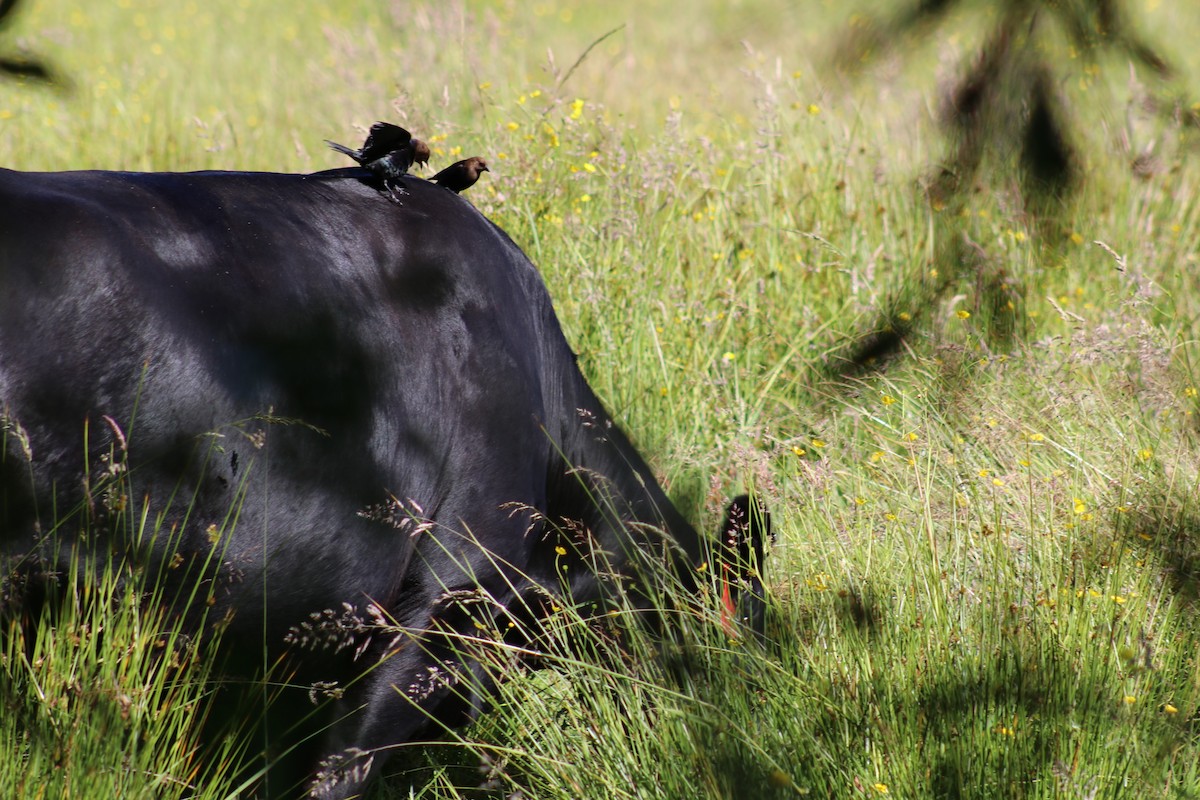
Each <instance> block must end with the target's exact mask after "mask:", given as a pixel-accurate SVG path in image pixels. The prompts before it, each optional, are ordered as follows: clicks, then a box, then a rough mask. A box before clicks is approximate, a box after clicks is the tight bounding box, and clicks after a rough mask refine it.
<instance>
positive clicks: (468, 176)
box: [430, 156, 491, 194]
mask: <svg viewBox="0 0 1200 800" xmlns="http://www.w3.org/2000/svg"><path fill="white" fill-rule="evenodd" d="M481 172H491V170H490V169H488V165H487V162H486V161H484V160H483V159H482V158H480V157H479V156H471V157H470V158H464V159H463V160H462V161H456V162H454V163H453V164H451V165H450V166H448V167H446V168H445V169H444V170H442V171H441V172H439V173H438V174H437V175H434V176H433V177H432V178H430V180H431V181H433V182H434V183H436V184H437V185H438V186H445V187H446V188H447V189H449V190H450V191H452V192H454V193H455V194H458V193H459V192H461V191H462V190H463V189H470V188H471V187H472V186H474V185H475V181H477V180H479V174H480V173H481Z"/></svg>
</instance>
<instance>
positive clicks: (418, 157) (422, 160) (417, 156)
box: [412, 139, 429, 166]
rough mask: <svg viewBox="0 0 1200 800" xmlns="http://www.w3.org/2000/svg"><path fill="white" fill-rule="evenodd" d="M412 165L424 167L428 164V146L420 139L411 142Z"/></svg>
mask: <svg viewBox="0 0 1200 800" xmlns="http://www.w3.org/2000/svg"><path fill="white" fill-rule="evenodd" d="M412 150H413V163H414V164H418V165H420V166H425V165H426V164H428V163H429V145H427V144H425V142H423V141H421V140H420V139H413V140H412Z"/></svg>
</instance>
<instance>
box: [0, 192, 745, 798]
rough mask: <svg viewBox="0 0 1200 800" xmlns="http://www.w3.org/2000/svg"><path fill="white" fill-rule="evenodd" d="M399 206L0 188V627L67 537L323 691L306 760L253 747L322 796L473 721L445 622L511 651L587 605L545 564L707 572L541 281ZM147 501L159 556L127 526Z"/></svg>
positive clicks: (274, 196) (470, 232) (379, 199)
mask: <svg viewBox="0 0 1200 800" xmlns="http://www.w3.org/2000/svg"><path fill="white" fill-rule="evenodd" d="M407 189H408V191H409V195H408V196H406V197H405V199H404V204H403V205H402V206H398V205H396V204H394V203H389V202H387V201H386V200H385V199H384V198H383V195H381V193H380V192H379V191H377V189H376V187H374V186H373V185H372V184H371V181H370V180H369V176H367V174H366V173H364V172H362V171H361V170H357V169H349V170H334V171H330V172H325V173H317V174H314V175H286V174H268V173H236V172H209V173H186V174H184V173H180V174H171V173H122V172H63V173H18V172H11V171H7V170H0V412H2V415H3V416H2V419H0V422H2V424H3V438H4V443H5V444H4V450H3V453H2V456H3V457H2V459H0V580H3V582H4V583H5V586H4V587H0V588H3V589H4V591H3V592H0V598H3V597H7V598H8V600H7V603H8V605H9V611H10V612H11V611H12V609H13V608H15V607H17V605H18V602H19V599H14V598H17V597H18V595H22V593H24V594H25V595H28V594H30V592H31V590H30V588H29V587H31V586H34V585H35V584H37V580H36V577H37V575H46V574H49V573H53V572H55V571H56V570H59V571H61V570H65V569H67V568H68V564H69V563H70V558H71V556H72V554H73V553H74V552H75V550H77V549H78V547H79V543H78V540H79V537H78V533H77V532H78V531H79V530H80V529H81V526H82V525H83V524H84V523H86V524H87V526H88V529H89V530H91V531H92V532H93V535H92V538H93V539H94V538H95V534H96V532H97V531H98V532H100V534H101V535H103V536H107V537H108V539H109V541H107V542H106V545H105V546H106V547H108V548H109V551H117V552H120V553H123V554H124V555H125V556H126V557H128V558H134V559H139V560H140V561H141V562H142V563H143V564H145V565H149V567H150V569H151V571H157V572H158V573H160V574H161V575H162V576H165V578H166V580H168V581H173V582H174V584H173V585H174V586H176V587H177V588H178V587H181V586H184V585H185V582H190V584H189V585H196V583H197V582H200V584H201V585H203V586H205V587H207V588H206V590H205V592H207V593H208V594H209V595H211V597H209V598H208V599H207V601H206V602H200V601H194V602H193V601H188V600H186V599H184V600H177V602H178V603H179V610H180V613H183V614H187V615H192V616H196V617H197V618H198V617H199V616H200V614H201V613H206V614H207V620H209V621H210V622H211V621H213V620H220V621H221V623H222V624H223V625H226V626H227V630H226V632H225V634H224V637H223V639H222V642H223V645H226V646H228V650H229V651H230V653H231V654H232V655H231V658H233V660H234V666H231V667H230V669H234V670H237V669H243V668H244V669H247V670H252V669H253V668H254V666H255V665H257V666H259V667H261V666H262V665H263V664H264V663H266V664H267V665H268V666H269V665H275V668H276V669H279V666H278V664H277V662H276V659H277V657H279V656H280V655H284V656H287V654H292V656H295V657H290V656H288V657H285V659H284V661H283V662H279V663H284V664H286V665H287V666H286V669H287V670H288V672H286V674H285V675H284V678H285V679H286V680H288V681H290V682H291V683H292V684H294V685H296V686H299V687H301V689H300V690H298V691H297V696H306V695H307V693H308V692H307V689H308V687H309V686H310V685H313V684H316V685H319V686H322V687H325V688H329V687H330V684H329V683H320V684H318V682H319V681H331V680H332V681H337V682H338V687H337V692H336V693H338V694H340V695H341V699H340V700H338V701H336V702H334V703H332V704H331V709H330V711H329V716H328V717H327V718H326V719H324V720H320V721H317V722H314V724H313V725H312V726H311V728H312V730H317V731H320V733H319V734H318V735H316V736H312V730H310V731H309V734H308V735H310V737H311V741H312V742H314V743H315V744H314V745H312V746H311V747H310V748H309V749H307V750H305V749H304V748H303V747H300V748H295V747H293V745H294V744H295V743H294V742H293V741H291V740H288V739H286V737H283V739H282V741H280V742H278V743H277V744H278V749H279V750H289V749H293V750H295V752H298V753H302V754H303V761H304V763H303V765H302V768H303V769H304V770H305V772H304V774H306V775H308V776H309V777H308V778H307V779H305V781H306V782H305V784H304V787H305V788H304V791H307V792H309V793H310V794H311V795H313V796H318V797H350V796H355V795H357V794H358V792H359V791H360V790H361V788H362V786H363V785H364V783H365V781H366V780H367V777H368V776H369V775H370V774H371V773H372V772H375V771H378V766H379V762H380V761H381V758H382V756H380V757H379V758H376V754H382V753H386V748H387V747H388V746H389V745H395V744H398V743H402V742H405V741H408V740H411V738H412V737H413V736H414V735H415V734H416V733H417V732H418V730H419V729H420V728H421V727H422V726H423V725H424V724H425V723H426V720H427V719H429V718H431V717H432V718H434V719H438V720H442V721H445V722H447V723H454V722H457V721H460V720H461V719H462V718H465V717H469V716H470V715H471V714H472V713H474V712H476V711H478V707H479V704H480V703H481V702H482V699H481V697H480V692H479V691H473V693H472V692H464V691H463V690H461V689H460V688H457V686H460V685H461V684H462V683H463V679H464V678H465V677H472V678H474V679H476V680H484V681H485V679H484V678H483V677H482V675H481V674H479V673H480V671H479V670H478V669H476V667H477V665H472V664H470V663H462V660H461V657H459V656H455V655H454V654H453V652H452V651H453V648H452V647H451V640H452V639H453V637H454V635H455V634H458V633H470V632H473V629H470V628H469V624H470V622H471V614H470V613H469V611H470V609H469V608H467V605H468V604H467V603H466V601H465V600H464V598H473V599H475V600H477V601H478V600H479V599H480V598H484V599H485V600H486V602H485V603H483V605H486V606H487V607H488V608H490V609H508V610H511V612H512V613H513V614H514V615H524V616H526V617H529V618H530V619H529V620H525V621H523V622H522V625H525V624H527V623H530V622H531V621H532V622H535V621H536V619H535V618H536V617H537V613H538V609H540V608H543V607H545V602H544V599H543V598H545V597H548V596H552V594H553V593H554V592H560V591H562V590H563V588H562V582H563V575H564V574H566V575H568V577H567V578H566V581H567V585H566V587H565V588H566V591H568V592H569V593H570V594H571V595H572V596H573V599H575V600H587V599H589V598H597V597H600V595H601V594H602V591H603V585H605V584H606V583H611V582H606V581H605V580H604V579H603V577H602V576H600V575H598V574H597V572H596V571H594V570H588V569H584V568H578V569H574V570H571V571H570V572H569V573H564V572H563V571H562V570H561V569H560V568H559V564H558V562H559V561H560V560H561V558H562V556H561V553H562V552H563V551H564V550H567V549H569V550H570V552H571V553H572V557H574V558H575V563H576V564H577V565H585V562H586V561H588V559H589V556H590V555H600V554H602V555H603V556H604V558H606V559H610V560H612V561H613V562H614V563H615V564H616V565H617V566H622V565H624V566H625V567H626V568H627V569H628V570H629V571H630V572H634V573H636V572H638V568H639V564H642V565H652V562H656V561H657V562H664V563H667V564H670V565H673V568H674V570H675V571H676V573H677V574H678V575H679V577H680V580H682V581H683V582H684V583H685V584H688V583H689V582H693V584H694V582H695V581H696V580H697V578H696V571H695V567H696V566H697V565H699V564H701V563H702V562H703V561H704V560H705V558H706V547H705V542H704V540H703V539H702V538H701V537H699V536H697V534H696V532H695V530H694V529H693V528H692V527H691V526H690V525H689V524H688V523H687V521H686V520H684V519H683V517H682V516H681V515H680V514H679V513H678V511H676V509H675V508H674V507H673V506H672V504H671V503H670V501H669V500H668V499H667V497H666V496H665V495H664V493H663V491H662V490H661V489H660V487H659V485H658V483H657V482H656V480H655V478H654V476H653V475H652V474H651V471H650V469H649V468H648V467H647V465H646V463H645V462H644V461H643V460H642V458H641V457H640V456H639V455H638V453H637V452H636V451H635V450H634V448H633V447H632V446H631V444H630V443H629V441H628V440H627V439H626V437H625V436H624V435H623V434H622V433H621V431H620V430H619V429H618V428H617V427H616V426H615V425H614V424H613V422H612V421H611V419H610V417H609V415H608V414H607V413H606V412H605V410H604V408H603V406H602V405H601V403H600V402H599V401H598V400H597V398H596V396H595V395H594V394H593V393H592V391H591V389H590V388H589V387H588V384H587V382H586V381H585V380H584V378H583V376H582V374H581V373H580V371H579V369H578V368H577V366H576V363H575V356H574V355H573V353H572V352H571V350H570V349H569V347H568V345H567V342H566V341H565V339H564V337H563V334H562V331H561V329H560V327H559V324H558V321H557V319H556V317H555V315H554V311H553V309H552V307H551V303H550V298H549V296H548V294H547V292H546V289H545V286H544V284H543V282H542V280H541V278H540V276H539V275H538V272H537V270H536V269H535V268H534V266H533V265H532V264H531V263H530V262H529V260H528V259H527V258H526V257H525V255H524V254H523V253H522V252H521V250H520V249H519V248H518V247H517V246H516V245H515V244H513V242H512V241H511V240H510V239H509V238H508V237H507V236H506V235H505V234H504V233H503V232H502V231H501V230H500V229H498V228H497V227H496V226H494V225H493V224H491V223H490V222H489V221H488V220H487V219H485V218H484V217H483V216H482V215H480V214H479V213H478V212H477V211H476V210H475V209H474V208H473V207H472V206H471V205H470V204H469V203H468V202H467V201H465V200H464V199H462V198H460V197H458V196H457V195H455V194H453V193H451V192H446V191H443V190H441V189H440V188H439V187H437V186H435V185H433V184H432V183H427V182H424V181H419V180H409V181H408V182H407ZM143 502H144V503H145V504H147V505H148V506H149V507H150V508H151V510H152V512H151V513H152V516H151V519H154V518H155V516H157V517H158V518H160V519H161V524H159V525H158V526H157V530H158V534H157V536H154V537H146V536H145V535H144V534H142V533H139V529H138V526H137V525H135V524H130V522H129V520H128V519H126V517H123V516H122V514H126V516H127V515H128V507H129V505H130V504H141V503H143ZM756 508H757V506H753V507H752V504H751V503H750V502H749V501H747V500H746V499H745V498H741V499H739V500H738V501H735V503H734V504H733V506H732V507H731V512H730V514H731V516H730V521H729V522H727V525H726V528H727V530H726V532H725V534H726V536H725V537H724V538H723V539H722V541H726V540H728V542H729V544H728V546H727V547H726V550H728V551H729V552H730V553H731V554H736V551H737V550H738V548H739V547H740V548H741V551H742V557H741V560H740V566H739V567H737V568H736V569H737V574H736V576H735V577H739V578H741V580H739V581H737V583H738V585H739V587H741V588H742V589H743V592H742V597H743V599H745V598H747V597H749V598H750V600H751V602H743V603H742V605H741V607H740V613H741V614H742V615H743V616H746V615H750V616H752V617H756V618H759V617H760V614H761V603H760V602H759V601H760V598H761V584H760V583H758V580H757V578H756V577H755V574H754V573H753V571H752V570H751V569H750V568H749V567H747V562H748V561H755V560H757V558H758V557H761V556H760V554H759V555H758V556H756V557H750V556H748V555H747V554H748V553H749V552H750V551H752V550H753V549H754V548H755V547H758V548H761V543H760V539H759V538H757V537H758V535H759V533H761V531H759V530H757V529H755V530H754V531H752V533H753V535H751V536H749V537H747V536H744V535H741V533H740V532H744V531H745V530H746V524H745V523H746V518H747V515H748V514H749V512H750V511H751V510H755V513H756V514H757V511H756ZM123 520H124V521H123ZM731 533H732V539H730V538H729V536H730V534H731ZM139 537H141V538H139ZM759 553H760V551H759ZM746 588H749V589H750V591H749V592H746V591H744V590H745V589H746ZM205 592H201V593H200V594H201V596H203V595H204V594H205ZM163 596H164V597H168V598H170V597H191V596H192V595H190V594H189V593H188V592H187V591H186V589H185V590H184V591H182V592H174V593H172V592H166V593H165V594H164V595H163ZM559 596H561V595H559ZM735 602H736V601H735ZM0 610H2V609H0ZM372 620H374V621H375V622H379V621H381V620H383V621H387V622H389V623H392V624H394V625H395V626H396V627H395V628H394V630H400V631H403V632H406V634H407V635H406V636H400V637H396V636H384V635H371V634H370V631H371V621H372ZM197 624H198V623H197ZM464 629H465V630H464ZM264 642H265V643H266V651H267V652H266V654H265V655H264ZM331 645H332V646H331ZM326 646H327V647H326ZM247 654H248V655H247ZM239 656H244V657H245V661H246V663H245V664H241V665H240V666H239V665H237V664H236V661H237V658H238V657H239ZM289 658H290V660H289ZM455 659H458V660H455ZM275 674H276V676H278V673H275ZM485 682H486V681H485ZM304 703H305V704H306V703H307V699H306V700H304ZM277 705H279V704H277ZM282 705H283V706H284V707H287V706H289V705H292V706H294V705H295V704H294V703H291V702H290V701H287V702H284V703H283V704H282ZM335 720H336V723H335V722H334V721H335ZM281 736H282V734H281ZM373 767H374V769H373ZM295 780H296V779H292V778H289V779H286V780H285V779H283V778H279V777H276V776H274V775H273V776H272V781H273V782H274V783H273V785H271V786H269V787H268V788H266V789H265V790H264V791H266V792H267V793H268V794H271V795H276V794H280V793H287V792H294V791H297V790H296V789H295V786H296V783H295ZM281 786H284V787H285V788H282V789H281V788H280V787H281Z"/></svg>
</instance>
